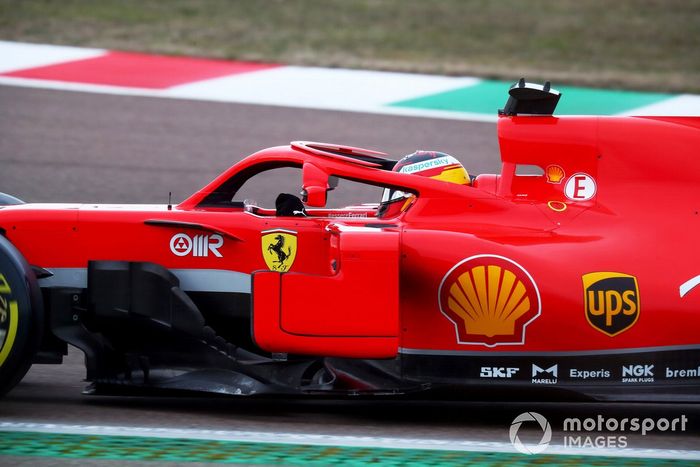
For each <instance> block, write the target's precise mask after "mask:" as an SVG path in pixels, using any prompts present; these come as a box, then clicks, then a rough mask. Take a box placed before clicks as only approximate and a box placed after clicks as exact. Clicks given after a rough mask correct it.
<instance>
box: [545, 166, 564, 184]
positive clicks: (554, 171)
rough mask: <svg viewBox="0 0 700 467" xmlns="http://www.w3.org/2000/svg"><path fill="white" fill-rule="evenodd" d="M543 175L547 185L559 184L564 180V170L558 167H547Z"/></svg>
mask: <svg viewBox="0 0 700 467" xmlns="http://www.w3.org/2000/svg"><path fill="white" fill-rule="evenodd" d="M545 175H546V176H547V181H548V182H549V183H561V181H562V179H563V178H564V169H562V168H561V167H559V166H558V165H549V166H547V168H546V169H545Z"/></svg>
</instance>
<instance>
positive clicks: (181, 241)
mask: <svg viewBox="0 0 700 467" xmlns="http://www.w3.org/2000/svg"><path fill="white" fill-rule="evenodd" d="M222 246H224V237H222V236H221V235H219V234H214V235H195V236H194V237H190V236H189V235H187V234H184V233H179V234H175V235H173V238H171V239H170V251H172V252H173V254H174V255H175V256H187V255H192V256H196V257H202V256H209V253H211V254H213V255H214V256H216V257H217V258H223V256H224V255H222V254H221V252H219V248H221V247H222Z"/></svg>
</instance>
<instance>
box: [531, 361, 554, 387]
mask: <svg viewBox="0 0 700 467" xmlns="http://www.w3.org/2000/svg"><path fill="white" fill-rule="evenodd" d="M558 378H559V365H552V366H550V367H549V368H543V367H540V366H538V365H535V364H534V363H533V364H532V382H533V383H534V384H557V380H558Z"/></svg>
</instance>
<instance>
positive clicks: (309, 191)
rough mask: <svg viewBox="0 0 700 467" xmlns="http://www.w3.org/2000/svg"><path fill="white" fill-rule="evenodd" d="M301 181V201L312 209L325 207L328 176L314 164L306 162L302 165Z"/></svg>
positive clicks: (328, 187)
mask: <svg viewBox="0 0 700 467" xmlns="http://www.w3.org/2000/svg"><path fill="white" fill-rule="evenodd" d="M333 178H335V177H333ZM303 179H304V180H303V186H302V191H301V199H302V201H303V202H304V203H305V204H306V205H307V206H310V207H313V208H322V207H325V206H326V193H327V192H328V190H330V189H331V185H330V184H329V182H330V180H329V177H328V174H327V173H326V172H325V171H323V170H322V169H320V168H318V167H317V166H315V165H314V164H312V163H310V162H307V163H305V164H304V174H303ZM336 185H337V183H336Z"/></svg>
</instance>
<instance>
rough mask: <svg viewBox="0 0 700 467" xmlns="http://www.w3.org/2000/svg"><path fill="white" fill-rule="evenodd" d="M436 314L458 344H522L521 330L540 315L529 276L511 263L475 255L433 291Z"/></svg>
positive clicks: (523, 340)
mask: <svg viewBox="0 0 700 467" xmlns="http://www.w3.org/2000/svg"><path fill="white" fill-rule="evenodd" d="M438 297H439V304H440V311H441V312H442V314H443V315H445V317H446V318H447V319H449V320H450V321H451V322H452V323H453V324H454V326H455V330H456V332H457V342H458V343H459V344H477V345H485V346H487V347H494V346H497V345H522V344H524V343H525V328H526V327H527V325H528V324H530V323H531V322H532V321H534V320H535V319H536V318H537V317H538V316H539V315H540V312H541V303H540V293H539V290H538V289H537V285H536V284H535V281H534V280H533V279H532V276H530V274H529V273H528V272H527V271H526V270H525V269H524V268H523V267H522V266H520V265H519V264H517V263H516V262H514V261H512V260H510V259H508V258H505V257H503V256H497V255H477V256H472V257H470V258H467V259H465V260H462V261H461V262H459V263H457V264H456V265H455V266H454V267H453V268H452V269H450V271H448V273H447V274H446V275H445V277H444V278H443V280H442V283H441V284H440V289H439V291H438Z"/></svg>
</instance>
